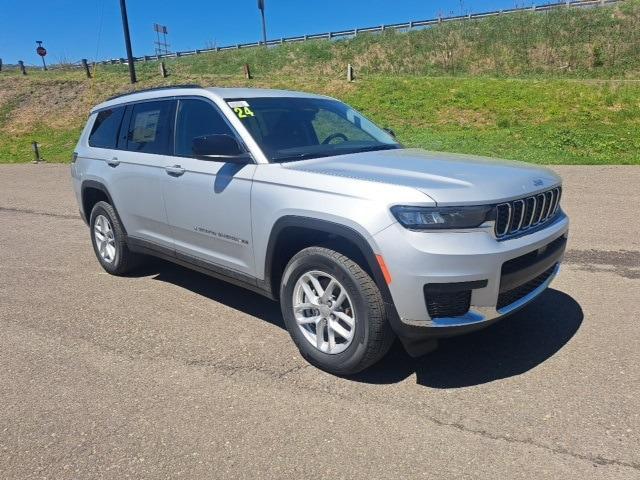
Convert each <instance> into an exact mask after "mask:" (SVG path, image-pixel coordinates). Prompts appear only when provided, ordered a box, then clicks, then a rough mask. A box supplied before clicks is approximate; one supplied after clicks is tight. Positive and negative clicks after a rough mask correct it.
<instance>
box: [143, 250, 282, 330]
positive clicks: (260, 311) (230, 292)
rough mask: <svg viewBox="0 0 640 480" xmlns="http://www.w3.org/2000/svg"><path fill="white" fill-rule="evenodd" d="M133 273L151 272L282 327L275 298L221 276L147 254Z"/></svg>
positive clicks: (156, 278) (159, 277)
mask: <svg viewBox="0 0 640 480" xmlns="http://www.w3.org/2000/svg"><path fill="white" fill-rule="evenodd" d="M135 275H136V276H147V275H154V277H153V278H154V279H155V280H159V281H162V282H168V283H172V284H174V285H177V286H179V287H182V288H186V289H187V290H190V291H192V292H193V293H196V294H198V295H202V296H203V297H207V298H209V299H211V300H213V301H214V302H218V303H222V304H223V305H226V306H228V307H231V308H233V309H235V310H238V311H240V312H244V313H246V314H248V315H251V316H253V317H256V318H260V319H262V320H265V321H267V322H269V323H271V324H273V325H275V326H276V327H280V328H282V329H285V328H286V327H285V325H284V320H283V319H282V314H281V313H280V306H279V305H278V304H277V303H276V302H274V301H273V300H269V299H268V298H266V297H264V296H262V295H260V294H258V293H254V292H251V291H249V290H247V289H245V288H242V287H237V286H235V285H232V284H230V283H227V282H225V281H223V280H218V279H216V278H213V277H210V276H207V275H205V274H203V273H199V272H196V271H194V270H190V269H188V268H185V267H181V266H179V265H175V264H173V263H170V262H166V261H164V260H160V259H157V258H150V259H149V260H148V261H147V262H146V265H145V266H144V267H142V268H141V269H140V270H139V271H137V272H136V273H135Z"/></svg>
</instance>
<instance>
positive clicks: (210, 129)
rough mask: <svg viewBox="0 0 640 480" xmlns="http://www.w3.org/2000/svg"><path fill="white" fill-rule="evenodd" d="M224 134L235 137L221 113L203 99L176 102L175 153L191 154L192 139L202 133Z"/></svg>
mask: <svg viewBox="0 0 640 480" xmlns="http://www.w3.org/2000/svg"><path fill="white" fill-rule="evenodd" d="M214 134H218V135H219V134H224V135H230V136H231V137H233V138H236V135H235V134H234V132H233V130H231V127H229V125H228V124H227V122H226V121H225V119H224V118H223V116H222V114H221V113H220V112H218V110H217V109H216V108H215V107H214V106H213V105H211V104H210V103H208V102H206V101H204V100H196V99H185V100H180V101H179V103H178V115H177V121H176V147H175V154H176V155H179V156H182V157H192V156H193V151H192V148H193V139H194V138H196V137H202V136H204V135H214Z"/></svg>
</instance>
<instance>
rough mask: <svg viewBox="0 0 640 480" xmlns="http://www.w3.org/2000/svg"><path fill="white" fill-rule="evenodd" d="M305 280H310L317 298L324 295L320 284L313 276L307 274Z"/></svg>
mask: <svg viewBox="0 0 640 480" xmlns="http://www.w3.org/2000/svg"><path fill="white" fill-rule="evenodd" d="M307 278H308V279H309V280H311V283H312V284H313V288H314V290H315V291H316V295H317V296H318V297H322V296H323V295H324V289H323V288H322V285H320V282H319V281H318V279H317V278H316V277H315V275H312V274H308V275H307Z"/></svg>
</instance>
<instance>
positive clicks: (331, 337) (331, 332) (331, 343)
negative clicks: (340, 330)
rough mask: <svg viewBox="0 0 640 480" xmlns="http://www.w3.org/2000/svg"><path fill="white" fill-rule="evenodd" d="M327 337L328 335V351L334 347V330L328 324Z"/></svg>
mask: <svg viewBox="0 0 640 480" xmlns="http://www.w3.org/2000/svg"><path fill="white" fill-rule="evenodd" d="M327 337H329V351H330V352H331V351H332V350H333V349H335V348H336V335H335V330H334V329H333V328H331V326H330V325H327Z"/></svg>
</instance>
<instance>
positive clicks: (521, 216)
mask: <svg viewBox="0 0 640 480" xmlns="http://www.w3.org/2000/svg"><path fill="white" fill-rule="evenodd" d="M561 194H562V187H556V188H552V189H550V190H547V191H545V192H541V193H538V194H536V195H532V196H530V197H524V198H518V199H516V200H512V201H510V202H505V203H501V204H499V205H497V206H496V207H495V227H494V231H495V235H496V237H497V238H498V239H502V238H506V237H510V236H512V235H515V234H517V233H518V232H521V231H523V230H526V229H528V228H531V227H534V226H539V225H541V224H544V223H546V222H547V221H549V220H550V219H551V218H553V217H554V216H555V214H556V213H557V212H558V209H559V206H560V196H561Z"/></svg>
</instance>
